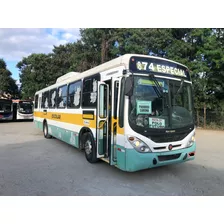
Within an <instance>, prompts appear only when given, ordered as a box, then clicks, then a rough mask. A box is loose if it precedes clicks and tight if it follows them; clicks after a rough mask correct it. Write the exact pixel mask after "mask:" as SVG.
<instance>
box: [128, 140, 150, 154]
mask: <svg viewBox="0 0 224 224" xmlns="http://www.w3.org/2000/svg"><path fill="white" fill-rule="evenodd" d="M128 141H129V142H130V143H131V145H132V146H133V147H134V148H135V149H136V150H137V151H138V152H152V151H151V149H150V148H149V146H148V145H146V144H145V142H143V141H141V140H140V139H138V138H136V137H133V136H128Z"/></svg>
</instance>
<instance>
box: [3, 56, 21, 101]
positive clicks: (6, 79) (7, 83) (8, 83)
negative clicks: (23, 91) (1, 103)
mask: <svg viewBox="0 0 224 224" xmlns="http://www.w3.org/2000/svg"><path fill="white" fill-rule="evenodd" d="M0 93H7V94H11V95H12V96H13V97H14V96H16V95H18V86H17V85H16V82H15V80H14V79H13V78H12V73H11V72H10V71H9V70H8V69H7V65H6V63H5V61H4V60H3V59H0Z"/></svg>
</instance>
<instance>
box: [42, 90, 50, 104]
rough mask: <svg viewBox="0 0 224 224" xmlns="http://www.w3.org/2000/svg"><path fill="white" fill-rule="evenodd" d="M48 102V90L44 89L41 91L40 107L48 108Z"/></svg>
mask: <svg viewBox="0 0 224 224" xmlns="http://www.w3.org/2000/svg"><path fill="white" fill-rule="evenodd" d="M48 104H49V91H46V92H44V93H43V96H42V105H41V108H48Z"/></svg>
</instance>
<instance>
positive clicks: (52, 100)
mask: <svg viewBox="0 0 224 224" xmlns="http://www.w3.org/2000/svg"><path fill="white" fill-rule="evenodd" d="M56 93H57V89H52V90H50V96H49V107H50V108H55V106H56Z"/></svg>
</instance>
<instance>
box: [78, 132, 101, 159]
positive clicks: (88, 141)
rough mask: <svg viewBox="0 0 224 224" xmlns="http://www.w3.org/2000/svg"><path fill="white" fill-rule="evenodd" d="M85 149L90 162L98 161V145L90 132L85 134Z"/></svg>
mask: <svg viewBox="0 0 224 224" xmlns="http://www.w3.org/2000/svg"><path fill="white" fill-rule="evenodd" d="M82 145H83V149H84V151H85V156H86V159H87V161H88V162H90V163H96V162H98V159H97V157H96V146H95V142H94V139H93V136H92V134H90V133H89V132H87V133H85V134H84V135H83V144H82Z"/></svg>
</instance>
